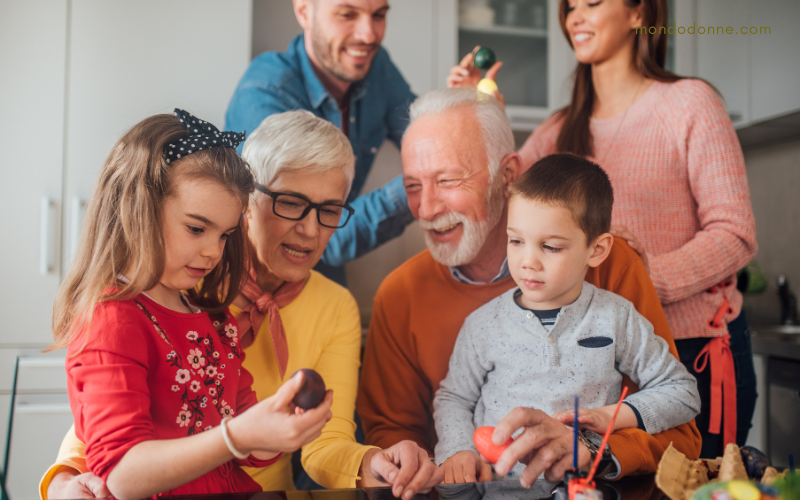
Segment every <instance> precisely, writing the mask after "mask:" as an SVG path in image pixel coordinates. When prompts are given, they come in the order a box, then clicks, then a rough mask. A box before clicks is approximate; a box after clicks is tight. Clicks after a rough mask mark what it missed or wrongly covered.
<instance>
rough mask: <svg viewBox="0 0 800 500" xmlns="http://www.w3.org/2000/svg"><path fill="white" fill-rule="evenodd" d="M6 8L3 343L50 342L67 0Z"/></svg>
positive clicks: (1, 112)
mask: <svg viewBox="0 0 800 500" xmlns="http://www.w3.org/2000/svg"><path fill="white" fill-rule="evenodd" d="M0 12H2V15H0V72H2V75H3V76H2V78H0V117H2V119H0V151H2V152H3V154H2V155H0V177H1V178H2V182H0V213H1V214H3V217H2V233H3V234H4V235H5V242H4V244H3V250H2V256H3V258H2V259H0V304H2V305H0V311H1V312H2V316H3V327H2V328H0V344H15V345H33V344H41V345H44V343H46V342H47V341H48V340H49V339H50V338H52V335H51V333H50V319H51V309H52V304H53V299H54V298H55V294H56V290H57V288H58V284H59V276H60V271H61V267H60V264H59V249H60V248H59V247H60V238H61V234H60V226H61V224H60V218H61V215H62V213H61V208H62V207H61V203H60V201H61V193H62V187H63V186H62V180H63V165H64V162H63V156H64V113H65V78H66V58H67V56H66V50H65V45H66V39H67V2H66V0H64V1H44V0H31V1H25V2H18V1H15V0H0Z"/></svg>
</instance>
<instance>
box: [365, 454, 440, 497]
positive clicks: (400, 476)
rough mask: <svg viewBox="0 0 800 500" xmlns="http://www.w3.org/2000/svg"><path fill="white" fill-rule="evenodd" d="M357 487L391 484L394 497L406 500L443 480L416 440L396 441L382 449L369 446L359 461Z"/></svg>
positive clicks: (428, 489) (426, 490)
mask: <svg viewBox="0 0 800 500" xmlns="http://www.w3.org/2000/svg"><path fill="white" fill-rule="evenodd" d="M360 475H361V477H362V478H363V479H362V480H361V481H360V482H359V486H360V487H367V488H368V487H377V486H387V485H388V486H391V487H392V494H393V495H394V496H395V497H397V498H401V497H402V498H403V499H404V500H410V499H411V498H413V497H414V495H416V494H417V493H427V492H429V491H430V490H431V489H432V488H433V487H434V486H436V485H437V484H439V483H441V482H442V481H443V480H444V472H442V470H441V469H440V468H439V467H437V466H436V464H434V463H433V462H432V461H431V460H430V458H429V457H428V453H427V452H426V451H425V450H423V449H422V448H421V447H420V446H419V445H418V444H417V443H415V442H413V441H409V440H405V441H400V442H399V443H397V444H395V445H394V446H390V447H389V448H386V449H385V450H381V449H377V448H373V449H371V450H368V451H367V453H365V454H364V458H363V459H362V461H361V471H360Z"/></svg>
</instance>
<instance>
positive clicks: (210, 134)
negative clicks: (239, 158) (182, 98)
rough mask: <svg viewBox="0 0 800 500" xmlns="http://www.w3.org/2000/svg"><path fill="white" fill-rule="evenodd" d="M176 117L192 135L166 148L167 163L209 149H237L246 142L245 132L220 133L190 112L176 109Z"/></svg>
mask: <svg viewBox="0 0 800 500" xmlns="http://www.w3.org/2000/svg"><path fill="white" fill-rule="evenodd" d="M175 116H177V117H178V120H180V121H181V123H182V124H183V126H184V127H186V130H188V131H189V132H191V133H192V135H190V136H189V137H185V138H183V139H178V140H177V141H175V142H171V143H169V144H167V145H166V146H165V147H164V158H165V161H166V162H167V163H170V162H172V161H173V160H178V159H180V158H183V157H184V156H186V155H190V154H192V153H196V152H198V151H202V150H204V149H208V148H215V147H226V148H234V149H235V148H236V147H237V146H238V145H239V144H241V143H242V142H243V141H244V132H242V133H241V134H240V133H238V132H220V131H219V129H218V128H217V127H215V126H214V125H212V124H210V123H208V122H207V121H204V120H201V119H200V118H197V117H196V116H194V115H193V114H191V113H189V112H188V111H184V110H182V109H178V108H175Z"/></svg>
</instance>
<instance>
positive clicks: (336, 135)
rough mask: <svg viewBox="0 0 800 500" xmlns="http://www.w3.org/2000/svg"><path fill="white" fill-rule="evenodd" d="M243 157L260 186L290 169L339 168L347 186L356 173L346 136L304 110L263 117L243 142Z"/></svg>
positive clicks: (351, 150) (318, 169)
mask: <svg viewBox="0 0 800 500" xmlns="http://www.w3.org/2000/svg"><path fill="white" fill-rule="evenodd" d="M242 157H243V158H244V159H245V160H246V161H247V163H249V164H250V168H252V169H253V174H254V175H255V178H256V182H258V183H259V184H261V185H262V186H269V185H270V184H271V183H272V181H274V180H275V179H276V178H277V177H278V175H280V173H281V172H285V171H289V170H300V169H307V170H308V171H309V172H311V173H316V172H326V171H328V170H334V169H341V170H342V172H343V173H344V175H345V177H347V185H348V186H350V185H351V184H352V182H353V177H354V176H355V163H356V158H355V156H354V155H353V148H352V147H351V146H350V141H349V140H348V139H347V136H345V135H344V133H343V132H342V131H341V130H340V129H339V128H338V127H336V125H334V124H332V123H331V122H329V121H327V120H323V119H322V118H319V117H317V116H315V115H313V114H312V113H311V112H309V111H305V110H297V111H286V112H284V113H276V114H274V115H270V116H268V117H267V118H265V119H264V121H263V122H261V125H259V126H258V128H256V129H255V130H254V131H253V132H252V133H251V134H250V137H248V138H247V140H246V141H245V143H244V147H243V148H242ZM347 194H348V193H345V196H347Z"/></svg>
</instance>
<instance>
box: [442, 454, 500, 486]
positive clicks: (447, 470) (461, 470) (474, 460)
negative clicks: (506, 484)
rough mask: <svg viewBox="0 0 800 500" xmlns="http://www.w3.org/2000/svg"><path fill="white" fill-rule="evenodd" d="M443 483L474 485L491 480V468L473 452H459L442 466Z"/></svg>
mask: <svg viewBox="0 0 800 500" xmlns="http://www.w3.org/2000/svg"><path fill="white" fill-rule="evenodd" d="M442 470H443V471H444V482H445V483H475V482H481V483H483V482H486V481H491V480H492V466H491V465H489V464H488V463H486V462H484V461H483V460H481V457H480V455H478V454H477V453H475V452H474V451H459V452H458V453H456V454H455V455H453V456H452V457H450V458H448V459H447V460H445V461H444V463H443V464H442Z"/></svg>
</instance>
